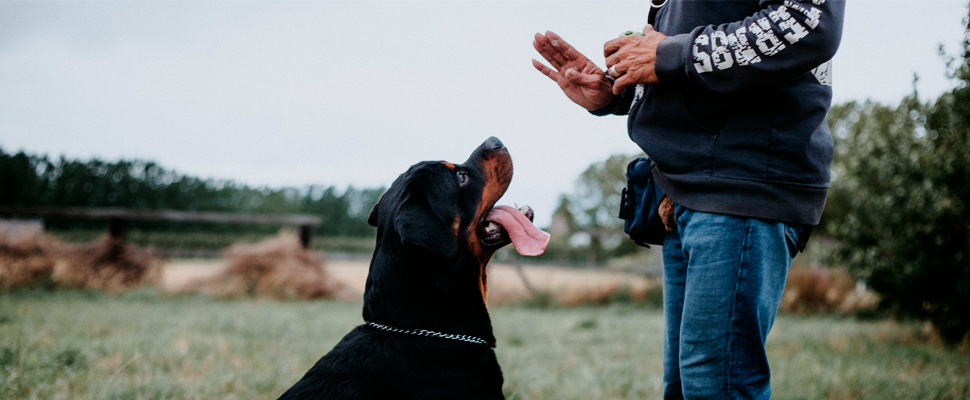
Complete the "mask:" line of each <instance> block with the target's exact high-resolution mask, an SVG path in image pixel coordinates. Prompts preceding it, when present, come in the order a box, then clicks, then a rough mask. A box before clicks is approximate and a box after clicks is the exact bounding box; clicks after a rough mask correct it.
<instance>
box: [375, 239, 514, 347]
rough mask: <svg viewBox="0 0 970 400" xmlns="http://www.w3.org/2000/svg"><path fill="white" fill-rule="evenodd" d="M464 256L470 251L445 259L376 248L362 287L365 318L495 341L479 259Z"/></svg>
mask: <svg viewBox="0 0 970 400" xmlns="http://www.w3.org/2000/svg"><path fill="white" fill-rule="evenodd" d="M395 247H397V246H395ZM408 250H411V249H408ZM411 251H413V250H411ZM402 255H403V256H402ZM463 257H469V256H468V255H461V254H459V255H458V256H456V257H452V258H441V257H435V256H434V255H430V254H418V253H417V252H414V253H412V254H407V252H402V249H401V248H396V249H394V251H389V250H386V249H381V248H378V249H376V250H375V252H374V258H373V259H372V260H371V265H370V272H369V274H368V276H367V286H366V288H365V290H364V309H363V316H364V320H365V321H367V322H374V323H378V324H384V325H388V326H393V327H395V328H399V329H424V330H430V331H437V332H445V333H450V334H459V335H470V336H475V337H479V338H482V339H484V340H485V341H486V342H488V344H489V345H491V346H494V345H495V336H494V335H493V333H492V323H491V320H490V318H489V315H488V309H487V307H486V305H485V301H484V299H483V298H482V294H481V291H480V282H481V275H480V274H481V271H482V268H480V265H481V264H479V261H478V260H473V259H471V258H470V257H469V258H467V259H465V258H463ZM473 269H478V270H477V271H476V270H473Z"/></svg>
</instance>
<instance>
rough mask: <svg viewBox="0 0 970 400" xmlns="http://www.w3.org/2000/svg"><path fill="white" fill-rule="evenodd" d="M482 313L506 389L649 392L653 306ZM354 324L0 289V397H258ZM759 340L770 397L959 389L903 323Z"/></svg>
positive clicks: (333, 305)
mask: <svg viewBox="0 0 970 400" xmlns="http://www.w3.org/2000/svg"><path fill="white" fill-rule="evenodd" d="M491 313H492V317H493V324H494V327H495V333H496V335H497V336H498V340H499V342H498V348H497V349H496V352H497V353H498V357H499V361H500V363H501V364H502V369H503V371H504V374H505V393H506V396H507V397H508V398H510V399H641V398H659V396H660V387H661V374H662V367H661V360H660V357H661V341H662V333H661V332H662V330H661V328H662V324H663V321H662V315H661V313H660V311H659V310H656V309H653V308H644V307H637V306H633V305H628V304H614V305H611V306H608V307H584V308H573V309H565V308H536V307H525V306H516V307H493V308H492V310H491ZM360 322H361V316H360V304H359V303H341V302H332V301H294V302H285V303H284V302H276V301H219V300H213V299H210V298H207V297H203V296H195V295H179V296H175V297H168V296H164V295H160V294H158V293H157V292H156V291H154V290H152V289H140V290H137V291H134V292H130V293H127V294H124V295H120V296H111V295H105V294H101V293H95V292H84V291H59V292H47V291H41V290H23V291H16V292H9V293H0V398H2V399H183V398H184V399H197V398H201V399H216V398H218V399H257V398H269V399H271V398H275V397H276V396H277V395H279V394H280V393H281V392H282V391H284V390H285V389H286V388H287V387H289V385H291V384H292V383H294V382H295V381H296V380H297V379H299V377H300V376H302V374H303V373H304V372H305V371H306V370H307V369H308V368H309V367H310V366H311V365H312V364H313V363H314V362H315V361H316V360H317V359H318V358H319V357H320V356H321V355H323V354H324V353H326V352H327V351H329V350H330V348H331V347H332V346H333V345H334V344H335V343H336V342H337V341H338V340H339V339H340V338H341V337H342V336H343V335H344V334H345V333H346V332H347V331H349V330H350V329H351V328H352V327H354V326H355V325H357V324H359V323H360ZM768 351H769V358H770V360H771V363H772V371H773V378H772V382H773V386H774V389H773V392H774V396H773V397H774V398H776V399H829V398H831V399H853V398H858V399H897V398H906V399H959V398H966V397H968V396H970V379H968V376H970V357H967V354H966V352H965V351H964V352H960V351H955V350H948V349H946V348H942V347H939V346H937V345H935V344H931V343H928V342H927V339H926V338H925V337H924V335H923V334H922V333H921V329H920V326H919V325H917V324H908V323H898V322H892V321H857V320H853V319H845V318H836V317H827V316H785V315H783V316H780V317H779V318H778V320H777V321H776V324H775V329H774V330H773V331H772V334H771V337H770V338H769V346H768Z"/></svg>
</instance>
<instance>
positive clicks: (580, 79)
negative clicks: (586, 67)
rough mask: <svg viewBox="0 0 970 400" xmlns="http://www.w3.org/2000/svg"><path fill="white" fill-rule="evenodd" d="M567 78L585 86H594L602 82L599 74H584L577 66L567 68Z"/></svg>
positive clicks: (575, 83)
mask: <svg viewBox="0 0 970 400" xmlns="http://www.w3.org/2000/svg"><path fill="white" fill-rule="evenodd" d="M566 79H568V80H569V82H570V83H572V84H574V85H578V86H583V87H594V86H596V85H598V84H600V83H601V82H600V78H599V76H598V75H590V74H584V73H582V72H579V70H577V69H576V68H570V69H568V70H566Z"/></svg>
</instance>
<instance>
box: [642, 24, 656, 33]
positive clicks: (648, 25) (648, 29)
mask: <svg viewBox="0 0 970 400" xmlns="http://www.w3.org/2000/svg"><path fill="white" fill-rule="evenodd" d="M650 32H656V31H654V30H653V25H650V24H647V26H645V27H643V33H644V34H648V33H650Z"/></svg>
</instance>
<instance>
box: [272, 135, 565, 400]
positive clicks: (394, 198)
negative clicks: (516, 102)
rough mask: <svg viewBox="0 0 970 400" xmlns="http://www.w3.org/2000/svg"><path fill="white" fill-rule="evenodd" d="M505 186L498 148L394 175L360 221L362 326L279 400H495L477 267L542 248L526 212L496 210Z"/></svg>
mask: <svg viewBox="0 0 970 400" xmlns="http://www.w3.org/2000/svg"><path fill="white" fill-rule="evenodd" d="M511 181H512V158H511V157H510V156H509V152H508V149H506V147H505V145H503V144H502V142H501V141H499V140H498V139H496V138H494V137H491V138H489V139H488V140H486V141H485V142H484V143H482V145H481V146H479V147H478V148H477V149H476V150H475V151H474V152H473V153H472V154H471V156H470V157H469V158H468V160H467V161H465V163H463V164H452V163H448V162H444V161H424V162H420V163H418V164H415V165H413V166H411V168H409V169H408V170H407V172H405V173H403V174H401V175H400V176H399V177H398V178H397V179H396V180H395V181H394V183H393V184H391V187H390V188H389V189H388V190H387V191H386V192H385V193H384V194H383V195H382V196H381V199H380V200H379V201H378V203H377V205H375V206H374V209H373V210H372V211H371V213H370V217H369V218H368V222H369V223H370V225H372V226H375V227H377V245H376V248H375V249H374V256H373V258H372V259H371V263H370V271H369V273H368V276H367V284H366V287H365V291H364V311H363V316H364V321H365V322H366V323H365V324H363V325H360V326H358V327H357V328H355V329H354V330H352V331H351V332H350V333H348V334H347V335H346V336H344V338H343V339H342V340H341V341H340V342H339V343H337V345H336V346H335V347H334V348H333V349H332V350H331V351H330V352H329V353H327V354H326V355H325V356H323V358H321V359H320V360H319V361H317V363H316V364H315V365H314V366H313V367H312V368H311V369H310V370H309V371H307V373H306V374H305V375H304V376H303V378H302V379H300V380H299V381H298V382H297V383H296V384H295V385H293V387H291V388H290V389H289V390H288V391H286V393H284V394H283V395H282V396H281V397H280V399H501V398H504V396H503V394H502V381H503V380H502V371H501V369H500V367H499V364H498V361H497V360H496V358H495V351H494V350H493V348H494V347H495V336H494V335H493V334H492V323H491V320H490V319H489V314H488V306H487V304H486V298H487V294H488V285H487V279H486V273H485V272H486V271H485V266H486V264H487V263H488V261H489V259H491V257H492V255H493V254H494V253H495V251H496V250H498V249H500V248H502V247H503V246H506V245H508V244H510V243H513V244H514V246H515V247H516V249H517V250H518V251H519V252H520V253H522V254H525V255H536V254H539V253H541V252H542V251H543V250H544V249H545V246H546V244H547V243H548V241H549V236H548V234H546V233H545V232H542V231H541V230H538V229H537V228H536V227H535V226H533V225H532V222H531V220H532V217H533V215H532V214H533V212H532V210H531V209H529V208H528V207H525V209H524V212H523V211H521V210H519V209H515V208H512V207H509V206H495V203H496V202H497V201H498V199H499V198H500V197H502V195H503V194H505V191H506V189H507V188H508V186H509V183H510V182H511Z"/></svg>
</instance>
